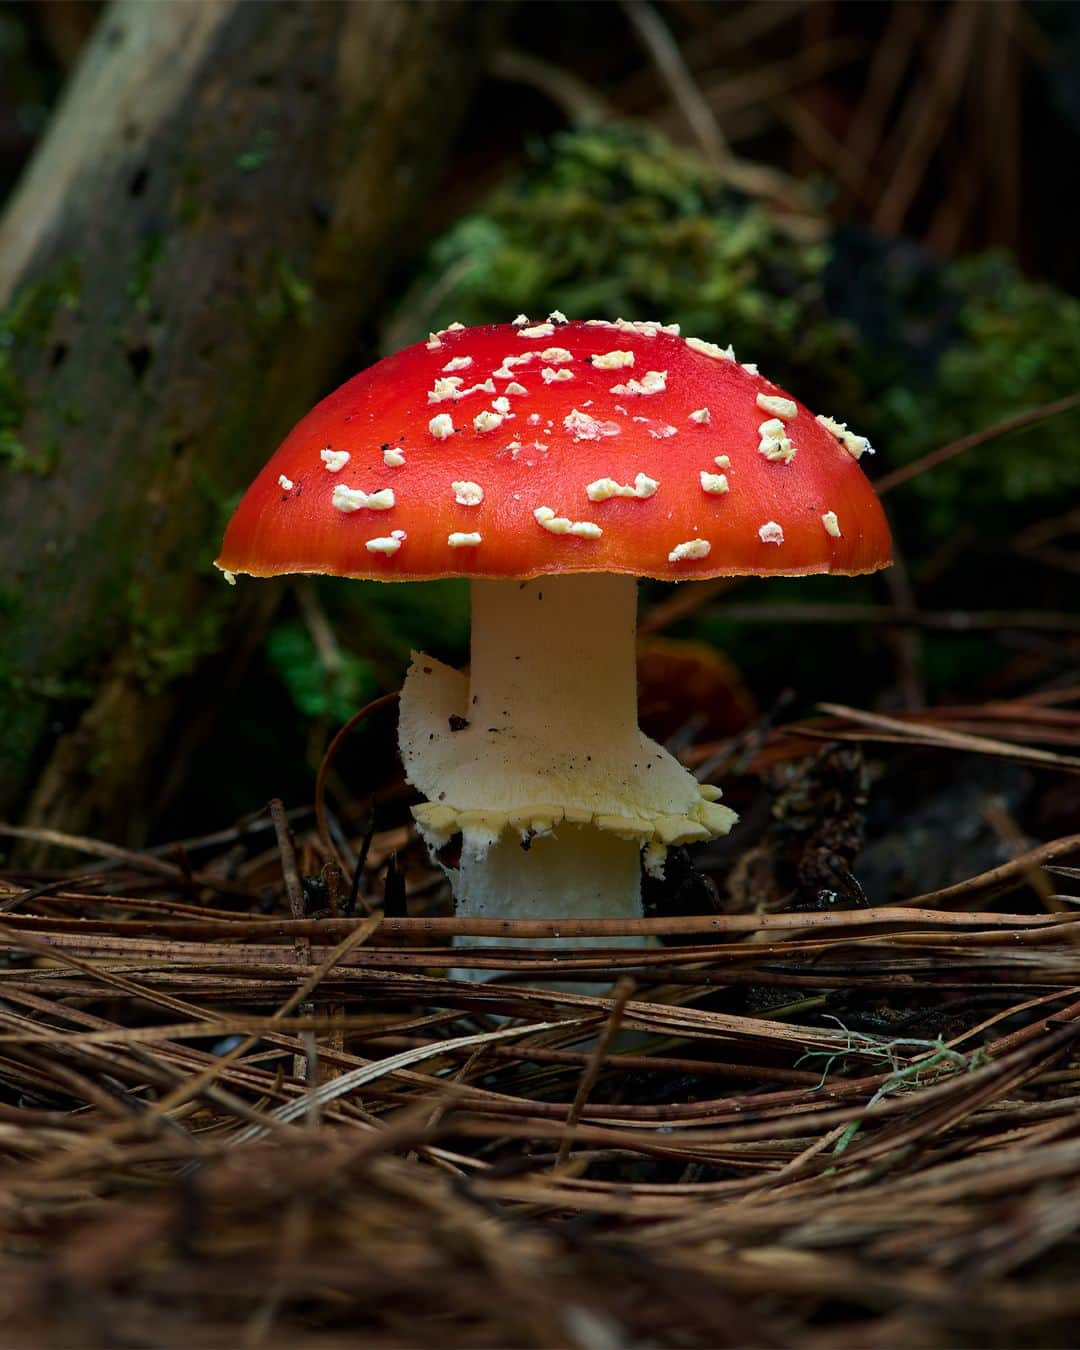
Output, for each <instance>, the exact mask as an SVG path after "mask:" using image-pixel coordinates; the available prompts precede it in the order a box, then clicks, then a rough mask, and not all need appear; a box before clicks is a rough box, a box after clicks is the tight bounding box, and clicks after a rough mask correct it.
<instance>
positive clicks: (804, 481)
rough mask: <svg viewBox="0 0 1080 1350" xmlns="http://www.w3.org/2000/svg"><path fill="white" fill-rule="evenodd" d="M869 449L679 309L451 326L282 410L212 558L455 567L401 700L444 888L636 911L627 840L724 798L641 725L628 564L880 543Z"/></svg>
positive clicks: (823, 557) (360, 571) (757, 566)
mask: <svg viewBox="0 0 1080 1350" xmlns="http://www.w3.org/2000/svg"><path fill="white" fill-rule="evenodd" d="M556 320H558V321H556ZM869 448H870V447H869V445H868V444H867V442H866V441H865V440H864V439H863V438H861V437H859V436H856V435H855V434H854V433H852V432H849V431H848V430H847V428H846V427H845V426H844V424H843V423H840V422H834V421H832V420H831V419H829V418H825V417H815V416H814V415H813V414H812V413H811V412H809V411H808V410H807V409H806V408H805V407H804V406H803V405H802V404H800V403H799V402H798V401H797V400H796V399H794V398H792V397H791V396H790V395H788V394H787V393H785V391H784V390H782V389H779V388H778V387H777V386H776V385H774V384H771V383H770V382H769V381H768V380H766V379H765V378H764V377H763V376H761V375H759V374H758V372H757V369H756V367H754V366H747V365H740V364H739V363H738V362H737V361H736V360H735V358H734V355H733V354H732V352H731V350H730V348H728V349H722V348H720V347H718V346H715V345H714V344H712V343H709V342H704V341H701V340H699V339H696V338H687V339H684V338H682V337H680V336H679V331H678V328H677V326H675V325H667V326H665V325H661V324H657V323H641V322H634V323H631V322H626V321H623V320H618V321H616V322H609V321H606V320H592V321H589V322H584V323H582V322H574V323H567V322H565V321H562V316H561V315H558V316H553V317H552V319H551V320H549V321H548V322H546V323H537V324H531V323H528V322H527V321H525V322H522V321H518V322H516V323H515V324H513V325H509V324H501V325H493V326H488V327H482V328H470V329H467V328H463V327H461V326H460V325H452V326H451V327H450V328H448V329H446V330H443V331H442V332H440V333H437V334H432V336H431V338H430V339H429V340H428V341H427V342H426V343H418V344H417V345H416V346H413V347H409V348H407V349H406V350H405V351H402V352H399V353H398V354H397V355H395V356H390V357H387V358H386V359H385V360H383V361H380V362H379V363H378V364H377V365H375V366H373V367H372V368H371V369H369V370H366V371H364V372H363V373H362V374H360V375H357V376H356V377H355V378H354V379H352V380H350V381H348V383H346V384H344V385H343V386H342V387H341V388H340V389H338V390H337V391H336V392H335V393H333V394H331V395H330V396H329V397H328V398H326V399H324V400H323V402H322V403H320V404H319V405H318V406H317V407H316V408H314V409H313V410H312V411H311V412H310V413H309V414H308V415H307V416H306V417H305V418H304V419H303V420H302V421H301V422H300V423H299V424H298V425H297V426H296V427H295V428H294V430H293V431H292V433H291V434H290V435H289V436H288V437H287V438H286V440H285V442H284V443H283V444H282V446H281V448H280V449H279V450H278V451H277V453H276V454H275V455H274V456H273V458H272V459H271V460H270V461H269V463H268V464H267V465H266V467H265V468H264V469H263V471H262V473H261V474H260V475H259V476H258V478H257V479H256V480H255V482H254V483H253V484H252V486H251V487H250V488H249V490H248V492H247V494H246V495H245V496H244V498H243V500H242V501H241V503H240V505H239V507H238V508H237V510H236V513H235V515H234V516H233V518H232V520H231V522H230V524H229V527H228V530H227V532H226V535H225V542H224V545H223V547H222V551H221V556H220V558H219V559H218V560H217V566H218V567H220V568H221V569H222V570H224V571H225V572H226V574H227V576H231V575H232V574H235V573H238V572H243V573H248V574H250V575H253V576H272V575H276V574H278V573H282V572H307V573H328V574H332V575H335V576H343V577H359V578H368V579H377V580H382V581H413V580H426V579H430V578H435V577H448V576H456V577H467V578H469V579H470V580H471V582H472V651H471V664H470V668H469V670H468V672H461V671H456V670H452V669H450V668H449V667H448V666H446V665H443V664H441V663H440V662H438V661H436V660H434V659H432V658H431V657H428V656H425V655H422V654H414V657H413V661H412V665H411V667H410V669H409V672H408V674H407V676H406V679H405V683H404V687H403V689H402V692H401V704H400V722H399V741H400V748H401V755H402V760H403V763H404V766H405V770H406V774H407V776H408V779H409V782H410V783H411V784H412V785H413V786H414V787H415V788H416V789H417V790H418V791H419V792H420V793H421V794H422V795H423V797H424V798H425V799H426V800H425V801H424V802H422V803H421V804H420V805H418V806H416V807H414V808H413V814H414V816H415V819H416V823H417V827H418V828H419V830H420V832H421V834H422V835H423V837H424V839H425V840H426V842H427V844H428V846H429V848H430V849H431V850H432V852H433V853H434V854H435V855H436V856H438V854H439V851H440V850H441V849H442V848H443V846H444V845H446V844H447V843H448V842H449V841H450V840H451V839H452V838H453V837H455V836H460V838H461V849H460V861H459V862H458V863H457V864H456V865H455V866H452V867H451V866H448V867H447V871H448V873H449V875H450V879H451V882H452V885H453V890H454V895H455V898H456V902H457V912H458V914H459V915H464V916H473V917H489V918H500V917H512V918H550V919H561V918H571V917H581V916H590V917H606V918H610V919H616V920H626V919H633V918H637V917H639V916H640V914H641V884H640V883H641V866H640V862H641V855H642V854H643V855H644V863H645V867H646V868H647V869H648V870H649V871H650V872H652V873H654V874H661V873H662V871H663V867H664V859H665V854H666V852H667V850H668V848H669V847H671V846H673V845H678V844H686V843H691V842H694V841H697V840H704V839H709V838H712V837H714V836H717V835H722V834H725V833H727V831H728V830H729V829H730V828H731V825H732V823H733V821H734V820H735V815H734V813H733V812H732V811H730V810H729V809H728V808H727V807H726V806H724V805H722V804H721V803H720V802H719V800H718V799H719V797H720V790H719V789H718V788H716V787H711V786H709V785H703V784H699V783H698V782H697V781H696V779H695V778H694V777H693V776H692V775H691V774H690V773H689V772H687V770H686V769H685V768H683V766H682V765H681V764H679V763H678V762H677V761H676V760H675V759H674V758H673V757H672V756H671V755H670V754H668V752H667V751H666V750H664V749H663V748H662V747H661V746H660V745H658V744H656V743H655V742H654V741H651V740H649V739H648V738H647V737H646V736H644V735H643V734H642V733H641V731H640V730H639V729H638V723H637V693H636V682H635V650H634V643H635V623H636V578H637V577H639V576H647V577H658V578H662V579H665V580H668V581H687V580H691V579H694V578H706V577H717V576H732V575H748V574H749V575H758V576H802V575H806V574H808V573H814V572H836V573H840V574H842V575H849V576H850V575H858V574H862V573H866V572H873V571H875V570H876V569H878V568H880V567H884V566H887V565H888V563H889V561H890V541H889V531H888V527H887V525H886V522H885V517H884V514H883V512H882V509H881V506H880V504H879V502H878V500H877V498H876V496H875V494H874V490H873V488H872V487H871V485H870V483H869V481H868V480H867V479H866V477H865V476H864V474H863V473H862V471H861V469H860V467H859V464H858V462H857V461H858V459H859V457H860V456H861V455H862V454H863V453H864V452H865V451H868V450H869ZM286 482H288V483H289V484H290V485H291V486H290V488H289V489H285V487H284V484H285V483H286ZM625 941H627V942H628V943H632V942H634V941H635V940H634V939H625Z"/></svg>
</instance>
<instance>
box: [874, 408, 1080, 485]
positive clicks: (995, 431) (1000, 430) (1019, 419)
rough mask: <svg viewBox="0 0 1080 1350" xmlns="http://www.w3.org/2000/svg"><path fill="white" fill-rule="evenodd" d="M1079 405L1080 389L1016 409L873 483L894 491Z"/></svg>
mask: <svg viewBox="0 0 1080 1350" xmlns="http://www.w3.org/2000/svg"><path fill="white" fill-rule="evenodd" d="M1077 407H1080V393H1076V394H1067V395H1066V396H1065V397H1064V398H1059V399H1055V400H1054V401H1053V402H1052V403H1043V404H1042V405H1041V406H1040V407H1038V408H1029V409H1028V410H1027V412H1022V413H1014V414H1013V416H1011V417H1005V418H1003V419H1002V420H1001V421H1000V422H995V423H994V424H993V426H989V427H983V429H982V430H981V431H973V432H971V434H970V435H968V436H961V437H960V439H959V440H957V441H950V442H949V444H948V445H943V446H941V447H940V448H939V449H937V450H931V451H930V453H929V454H927V455H923V456H922V457H921V458H920V459H916V460H914V461H912V463H910V464H904V465H901V467H900V468H899V469H893V471H892V473H887V474H885V475H883V477H881V478H878V479H876V480H875V481H874V487H875V488H876V489H877V492H878V496H879V497H880V496H884V494H885V493H886V492H891V491H892V490H893V488H897V487H900V486H901V485H902V484H904V483H908V482H910V481H911V479H913V478H918V477H919V475H920V474H924V473H927V472H928V471H929V470H930V469H936V468H937V466H938V465H939V464H944V463H946V461H948V460H950V459H955V458H956V456H957V455H962V454H964V453H966V451H968V450H976V449H978V447H979V446H980V445H986V444H987V443H988V442H989V441H995V440H997V439H998V437H999V436H1007V435H1008V434H1009V433H1010V432H1011V431H1020V430H1021V429H1022V428H1023V427H1030V426H1034V425H1035V423H1036V422H1044V421H1045V420H1046V419H1047V418H1048V417H1057V416H1058V415H1059V414H1060V413H1063V412H1069V411H1070V409H1072V408H1077Z"/></svg>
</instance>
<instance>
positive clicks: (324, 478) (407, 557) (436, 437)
mask: <svg viewBox="0 0 1080 1350" xmlns="http://www.w3.org/2000/svg"><path fill="white" fill-rule="evenodd" d="M868 449H869V446H868V444H867V442H866V441H865V440H863V439H862V438H861V437H859V436H856V435H854V434H853V433H851V432H849V431H848V430H847V429H846V428H845V427H844V426H843V424H841V423H837V422H833V421H831V419H828V418H822V417H815V415H814V414H813V413H812V412H810V411H809V410H808V409H807V408H806V407H804V406H803V404H801V403H799V402H798V400H797V399H794V398H792V397H791V396H790V395H789V394H787V393H785V392H784V390H782V389H780V388H778V387H777V386H776V385H774V384H772V383H771V382H770V381H768V380H767V379H765V378H763V377H762V376H761V375H759V374H758V373H757V371H756V369H755V368H754V367H752V366H744V365H740V364H739V363H738V362H737V361H736V360H735V359H734V357H733V356H732V354H731V353H730V350H727V351H723V350H721V349H720V348H719V347H716V346H714V345H712V344H711V343H707V342H701V341H698V340H696V339H694V338H690V339H684V338H682V337H681V336H679V334H678V330H677V328H676V327H675V326H673V325H672V326H662V325H660V324H653V323H630V322H626V321H623V320H618V321H615V322H609V321H606V320H604V321H596V320H593V321H588V322H573V323H568V322H565V321H564V320H562V319H561V316H558V321H556V319H555V318H553V319H552V320H549V321H548V322H545V323H537V324H530V323H528V322H524V321H518V322H516V323H515V324H513V325H511V324H498V325H491V326H487V327H482V328H462V327H459V326H456V325H455V326H453V327H451V328H449V329H446V330H444V331H442V332H441V333H437V334H432V336H431V338H430V339H429V340H428V341H427V342H426V343H424V342H421V343H417V344H416V345H415V346H413V347H408V348H406V349H405V350H404V351H401V352H399V353H397V354H396V355H395V356H389V357H387V358H386V359H385V360H383V361H380V362H378V363H377V364H376V365H374V366H372V367H371V368H370V369H369V370H365V371H363V372H362V373H361V374H359V375H357V376H356V377H355V378H353V379H351V380H349V381H348V382H347V383H346V384H343V385H342V386H341V388H340V389H338V390H336V391H335V392H334V393H333V394H331V395H330V396H329V397H328V398H325V399H324V400H323V401H322V402H321V403H320V404H318V406H317V407H315V408H313V409H312V411H311V412H310V413H308V415H307V416H306V417H305V418H303V419H302V421H300V422H299V423H298V424H297V425H296V426H295V427H294V428H293V430H292V431H291V432H290V434H289V435H288V436H287V437H286V439H285V441H284V442H283V444H282V445H281V447H280V448H279V449H278V451H277V452H276V454H274V456H273V457H272V458H271V459H270V461H269V463H268V464H267V465H266V467H265V468H264V469H263V470H262V472H261V473H260V474H259V476H258V477H257V478H256V479H255V481H254V483H253V484H252V485H251V487H250V488H249V489H248V491H247V493H246V494H245V495H244V497H243V499H242V501H241V502H240V505H239V506H238V507H237V509H236V512H235V514H234V515H233V518H232V520H231V521H230V522H229V526H228V529H227V531H226V534H225V542H224V544H223V546H222V550H221V556H220V557H219V558H218V560H217V565H218V566H219V567H220V568H222V569H223V570H224V571H226V572H230V573H236V572H243V573H249V574H251V575H254V576H272V575H276V574H278V573H283V572H315V573H329V574H332V575H335V576H347V577H360V578H372V579H378V580H383V581H417V580H423V579H429V578H434V577H445V576H460V577H493V578H494V577H513V578H519V579H523V578H527V577H534V576H539V575H543V574H546V573H553V572H627V573H633V574H634V575H637V576H650V577H659V578H663V579H665V580H669V581H682V580H686V579H687V578H691V577H698V578H702V577H715V576H724V575H762V576H774V575H782V576H796V575H803V574H806V573H811V572H838V573H842V574H847V575H852V574H857V573H864V572H873V571H876V570H877V569H878V568H881V567H885V566H888V564H889V563H890V561H891V550H890V539H889V529H888V525H887V524H886V521H885V516H884V512H883V511H882V509H881V505H880V503H879V502H878V499H877V497H876V495H875V493H874V489H873V487H872V486H871V484H870V482H869V480H868V479H867V478H866V476H865V474H864V473H863V472H862V469H861V468H860V467H859V463H858V459H859V456H860V455H861V454H862V453H863V452H864V451H865V450H868Z"/></svg>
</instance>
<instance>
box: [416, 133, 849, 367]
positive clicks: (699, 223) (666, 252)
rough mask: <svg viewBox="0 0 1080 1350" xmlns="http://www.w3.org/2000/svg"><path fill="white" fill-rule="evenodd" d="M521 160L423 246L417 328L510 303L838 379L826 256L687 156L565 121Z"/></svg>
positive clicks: (845, 343) (837, 337) (489, 314)
mask: <svg viewBox="0 0 1080 1350" xmlns="http://www.w3.org/2000/svg"><path fill="white" fill-rule="evenodd" d="M533 160H534V163H533V165H532V166H531V168H530V169H529V171H528V172H527V173H526V174H524V175H522V176H521V177H519V178H517V179H516V180H515V181H513V182H512V183H509V184H507V185H505V186H503V187H501V188H499V189H497V190H496V191H495V192H494V193H493V194H492V196H491V197H490V198H489V199H488V200H487V201H486V202H485V203H484V205H483V207H482V209H481V210H480V211H478V212H477V213H475V214H473V215H470V216H467V217H465V218H464V219H463V220H462V221H460V222H459V223H458V224H457V225H456V226H454V227H453V228H452V229H451V230H450V231H449V232H448V233H447V234H445V235H444V236H443V237H442V238H441V239H440V240H438V241H437V242H436V244H435V245H434V247H433V248H432V250H431V253H430V256H429V258H428V261H427V264H426V266H425V268H424V270H423V274H422V276H421V278H420V280H419V281H418V283H417V285H416V287H415V288H414V289H413V290H412V292H411V296H410V299H409V300H407V302H406V304H407V306H408V305H410V304H413V305H416V307H417V308H418V310H419V309H422V308H423V300H422V297H424V296H426V295H427V294H428V293H430V292H431V291H432V290H435V289H437V288H438V287H439V285H440V283H441V284H442V286H443V287H445V280H446V279H447V278H453V279H454V281H453V284H452V285H451V286H450V288H449V291H448V293H446V295H445V299H444V300H443V301H441V302H440V305H439V307H438V309H437V310H436V312H435V313H434V314H433V315H429V314H427V313H426V312H425V313H424V314H423V317H422V319H418V321H417V327H416V331H415V332H414V333H413V334H412V336H413V337H414V338H416V339H419V338H420V337H421V336H423V333H422V331H421V328H422V327H424V326H425V325H426V326H430V327H443V326H444V325H445V324H446V323H449V322H451V321H454V320H458V321H461V322H463V323H492V322H505V321H506V320H507V319H508V318H509V317H510V316H511V315H512V314H514V313H516V312H517V311H519V310H521V311H524V312H525V313H527V314H530V315H543V314H546V313H548V312H549V311H550V310H552V309H555V308H558V309H561V310H563V311H564V312H565V313H567V314H569V315H571V317H579V318H580V317H588V316H597V317H609V318H613V317H615V316H617V315H621V316H622V317H624V318H628V319H635V318H660V319H664V320H665V321H669V322H670V321H677V322H679V323H681V324H682V325H683V327H684V330H685V331H687V332H691V333H696V334H698V335H700V336H702V337H708V338H712V339H716V340H719V341H720V342H722V343H724V344H726V343H728V342H732V343H734V345H735V348H736V350H737V351H738V353H739V355H740V357H741V358H742V359H744V360H758V359H760V360H761V361H762V362H763V363H765V362H768V370H769V373H770V375H772V376H773V377H774V378H777V379H781V380H783V379H786V378H790V379H792V380H793V381H796V382H797V377H798V375H799V373H800V372H806V371H813V372H814V377H813V378H814V381H815V385H816V386H818V387H820V378H821V372H822V371H825V372H827V384H828V386H829V388H830V389H831V388H832V387H833V386H836V387H841V388H842V387H843V385H844V382H845V376H844V364H845V363H844V360H843V357H844V355H845V353H847V352H848V351H849V349H850V347H851V346H852V345H853V343H852V335H851V330H850V328H849V326H848V325H846V324H842V323H837V322H834V321H832V320H830V319H829V317H828V315H827V314H826V311H825V305H824V292H823V287H822V275H823V269H824V263H825V252H824V250H823V249H822V248H821V247H820V246H818V245H807V244H803V243H799V242H796V241H795V240H793V239H792V238H791V237H790V236H789V235H787V234H785V233H784V232H783V231H781V230H780V229H778V228H777V227H776V226H775V225H774V224H773V223H772V222H771V220H770V218H769V217H768V216H767V215H766V214H765V213H764V212H763V211H762V210H760V208H758V207H757V206H756V205H755V204H753V203H752V202H750V201H748V200H747V199H746V198H745V197H743V196H741V195H739V194H736V193H734V192H732V191H730V190H729V189H727V188H725V187H724V185H723V184H722V183H721V181H720V180H719V179H718V177H717V176H716V175H715V173H714V172H713V171H712V170H711V169H710V168H709V166H708V165H706V164H705V163H704V162H703V161H702V160H700V159H699V158H698V157H696V156H695V155H693V154H689V153H685V152H681V151H678V150H676V149H674V148H673V147H672V146H671V145H670V144H669V143H668V142H667V141H665V140H664V139H663V138H662V137H660V136H658V135H656V134H654V133H652V132H650V131H646V130H642V129H639V128H636V127H627V126H605V127H604V128H600V129H594V130H587V131H572V132H564V133H560V134H558V135H556V136H554V137H553V138H552V139H551V141H550V142H549V143H545V144H543V145H539V146H537V147H535V148H534V151H533Z"/></svg>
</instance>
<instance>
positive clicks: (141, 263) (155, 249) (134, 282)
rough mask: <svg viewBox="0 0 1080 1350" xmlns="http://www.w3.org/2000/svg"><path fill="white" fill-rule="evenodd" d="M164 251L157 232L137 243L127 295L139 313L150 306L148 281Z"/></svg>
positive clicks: (163, 244) (163, 245)
mask: <svg viewBox="0 0 1080 1350" xmlns="http://www.w3.org/2000/svg"><path fill="white" fill-rule="evenodd" d="M164 251H165V241H164V239H163V238H162V236H161V235H160V234H157V233H154V234H148V235H147V236H146V237H145V238H144V239H143V240H142V242H141V243H140V244H139V250H138V254H137V255H136V258H135V267H134V269H133V271H132V275H131V279H130V280H129V282H128V295H129V296H130V298H131V299H132V300H133V301H134V304H135V308H136V309H137V310H138V311H139V312H140V314H145V313H146V312H147V310H148V309H149V308H150V282H151V279H152V278H153V275H154V270H155V268H156V267H157V265H158V263H159V262H160V261H161V257H162V254H163V253H164Z"/></svg>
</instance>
